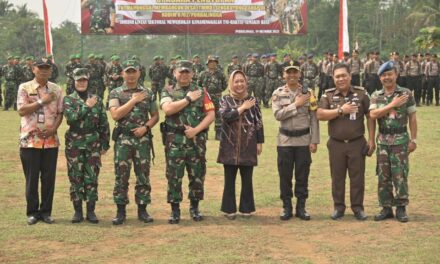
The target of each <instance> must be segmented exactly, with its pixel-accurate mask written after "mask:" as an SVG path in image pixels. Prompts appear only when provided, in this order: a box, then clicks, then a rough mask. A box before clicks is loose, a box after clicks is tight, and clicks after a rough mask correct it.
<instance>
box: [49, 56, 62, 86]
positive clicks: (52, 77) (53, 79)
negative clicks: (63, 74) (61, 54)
mask: <svg viewBox="0 0 440 264" xmlns="http://www.w3.org/2000/svg"><path fill="white" fill-rule="evenodd" d="M47 59H48V61H49V63H50V64H52V74H51V75H50V78H49V82H53V83H57V78H58V76H59V75H60V73H59V71H58V66H57V65H56V64H55V63H54V61H53V55H51V54H49V55H47Z"/></svg>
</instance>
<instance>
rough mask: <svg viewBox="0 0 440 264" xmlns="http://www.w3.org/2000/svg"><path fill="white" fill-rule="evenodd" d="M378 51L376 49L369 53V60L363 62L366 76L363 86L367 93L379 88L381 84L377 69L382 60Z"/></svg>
mask: <svg viewBox="0 0 440 264" xmlns="http://www.w3.org/2000/svg"><path fill="white" fill-rule="evenodd" d="M379 55H380V53H379V52H378V51H376V52H373V53H372V54H371V60H370V61H368V62H367V63H365V66H364V73H365V78H367V80H366V81H367V86H366V87H365V88H366V89H367V91H368V93H369V94H372V93H373V92H374V91H377V90H379V89H380V87H381V84H380V80H379V76H377V71H378V70H379V67H380V65H381V64H382V61H381V60H380V58H379Z"/></svg>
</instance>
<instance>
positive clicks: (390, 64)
mask: <svg viewBox="0 0 440 264" xmlns="http://www.w3.org/2000/svg"><path fill="white" fill-rule="evenodd" d="M393 69H394V62H392V61H387V62H385V63H384V64H382V65H381V66H380V68H379V70H378V71H377V75H379V76H381V75H382V73H384V72H387V71H391V70H393Z"/></svg>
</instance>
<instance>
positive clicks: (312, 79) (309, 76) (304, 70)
mask: <svg viewBox="0 0 440 264" xmlns="http://www.w3.org/2000/svg"><path fill="white" fill-rule="evenodd" d="M301 74H302V76H303V82H304V84H305V85H307V87H308V88H310V89H312V90H313V91H315V87H316V86H317V84H318V78H319V70H318V65H316V64H315V63H314V62H312V63H308V62H306V63H304V64H303V65H301Z"/></svg>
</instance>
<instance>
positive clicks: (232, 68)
mask: <svg viewBox="0 0 440 264" xmlns="http://www.w3.org/2000/svg"><path fill="white" fill-rule="evenodd" d="M242 69H243V67H242V66H241V65H240V64H238V56H237V55H232V58H231V63H229V64H228V67H227V68H226V71H227V74H228V77H229V76H230V75H231V73H232V72H233V71H237V70H240V71H241V70H242Z"/></svg>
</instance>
